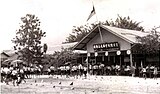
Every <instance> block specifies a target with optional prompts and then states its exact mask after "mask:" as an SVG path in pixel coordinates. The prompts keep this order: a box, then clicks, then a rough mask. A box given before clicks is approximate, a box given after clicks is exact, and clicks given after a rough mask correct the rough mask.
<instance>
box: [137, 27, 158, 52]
mask: <svg viewBox="0 0 160 94" xmlns="http://www.w3.org/2000/svg"><path fill="white" fill-rule="evenodd" d="M157 28H159V27H155V28H153V29H152V30H151V33H150V34H148V35H147V36H144V37H137V39H138V42H139V43H140V50H141V51H143V52H145V53H148V54H156V53H157V52H158V51H159V50H160V35H159V34H158V33H157Z"/></svg>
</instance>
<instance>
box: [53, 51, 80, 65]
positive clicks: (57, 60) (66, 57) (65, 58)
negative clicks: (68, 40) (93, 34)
mask: <svg viewBox="0 0 160 94" xmlns="http://www.w3.org/2000/svg"><path fill="white" fill-rule="evenodd" d="M77 57H78V54H77V53H74V52H73V51H72V50H71V49H70V48H66V49H64V48H62V50H61V51H56V52H55V53H54V54H53V58H54V60H53V61H54V66H57V67H59V66H61V65H64V64H65V63H66V62H71V63H72V64H74V63H76V62H74V60H75V59H77Z"/></svg>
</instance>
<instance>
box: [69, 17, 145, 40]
mask: <svg viewBox="0 0 160 94" xmlns="http://www.w3.org/2000/svg"><path fill="white" fill-rule="evenodd" d="M98 24H102V25H107V26H114V27H118V28H124V29H130V30H138V31H144V29H143V27H142V26H139V24H140V22H136V21H133V20H131V19H130V17H129V16H128V17H121V16H119V15H118V17H117V19H116V20H115V21H112V20H111V21H108V20H107V21H106V22H100V23H98ZM95 26H97V24H96V23H93V24H91V25H89V24H87V25H84V26H83V25H82V26H73V29H72V33H71V34H69V36H68V37H67V38H66V42H79V41H80V40H81V39H82V38H83V37H84V36H86V35H87V34H88V33H89V32H90V31H92V29H93V28H94V27H95Z"/></svg>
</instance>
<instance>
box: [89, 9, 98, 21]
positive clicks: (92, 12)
mask: <svg viewBox="0 0 160 94" xmlns="http://www.w3.org/2000/svg"><path fill="white" fill-rule="evenodd" d="M94 14H96V11H95V9H94V6H93V10H92V11H91V13H90V15H89V17H88V19H87V21H88V20H89V19H90V18H91V17H92V16H93V15H94Z"/></svg>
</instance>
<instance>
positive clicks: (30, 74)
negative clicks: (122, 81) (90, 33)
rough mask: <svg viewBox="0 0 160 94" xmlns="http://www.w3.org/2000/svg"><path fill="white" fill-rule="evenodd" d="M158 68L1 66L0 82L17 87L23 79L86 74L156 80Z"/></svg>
mask: <svg viewBox="0 0 160 94" xmlns="http://www.w3.org/2000/svg"><path fill="white" fill-rule="evenodd" d="M159 71H160V68H159V67H157V66H151V65H148V66H146V67H144V66H140V67H134V66H124V65H122V66H120V65H111V66H105V65H104V64H99V65H90V64H89V65H88V66H86V65H84V64H77V65H74V66H71V65H63V66H59V67H58V68H56V67H55V66H53V65H50V66H48V67H44V66H43V65H41V64H36V65H30V66H26V65H24V64H20V65H18V66H13V65H5V66H1V82H5V83H6V84H9V82H10V81H12V82H13V85H14V86H15V85H19V84H20V83H21V82H22V81H24V82H26V81H25V79H29V78H35V77H36V78H38V77H40V75H52V76H54V75H61V76H65V77H68V78H69V77H74V78H79V77H85V78H87V73H88V74H90V75H106V76H111V75H117V76H133V77H144V78H145V79H146V78H153V79H157V77H159V75H160V74H159Z"/></svg>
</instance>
